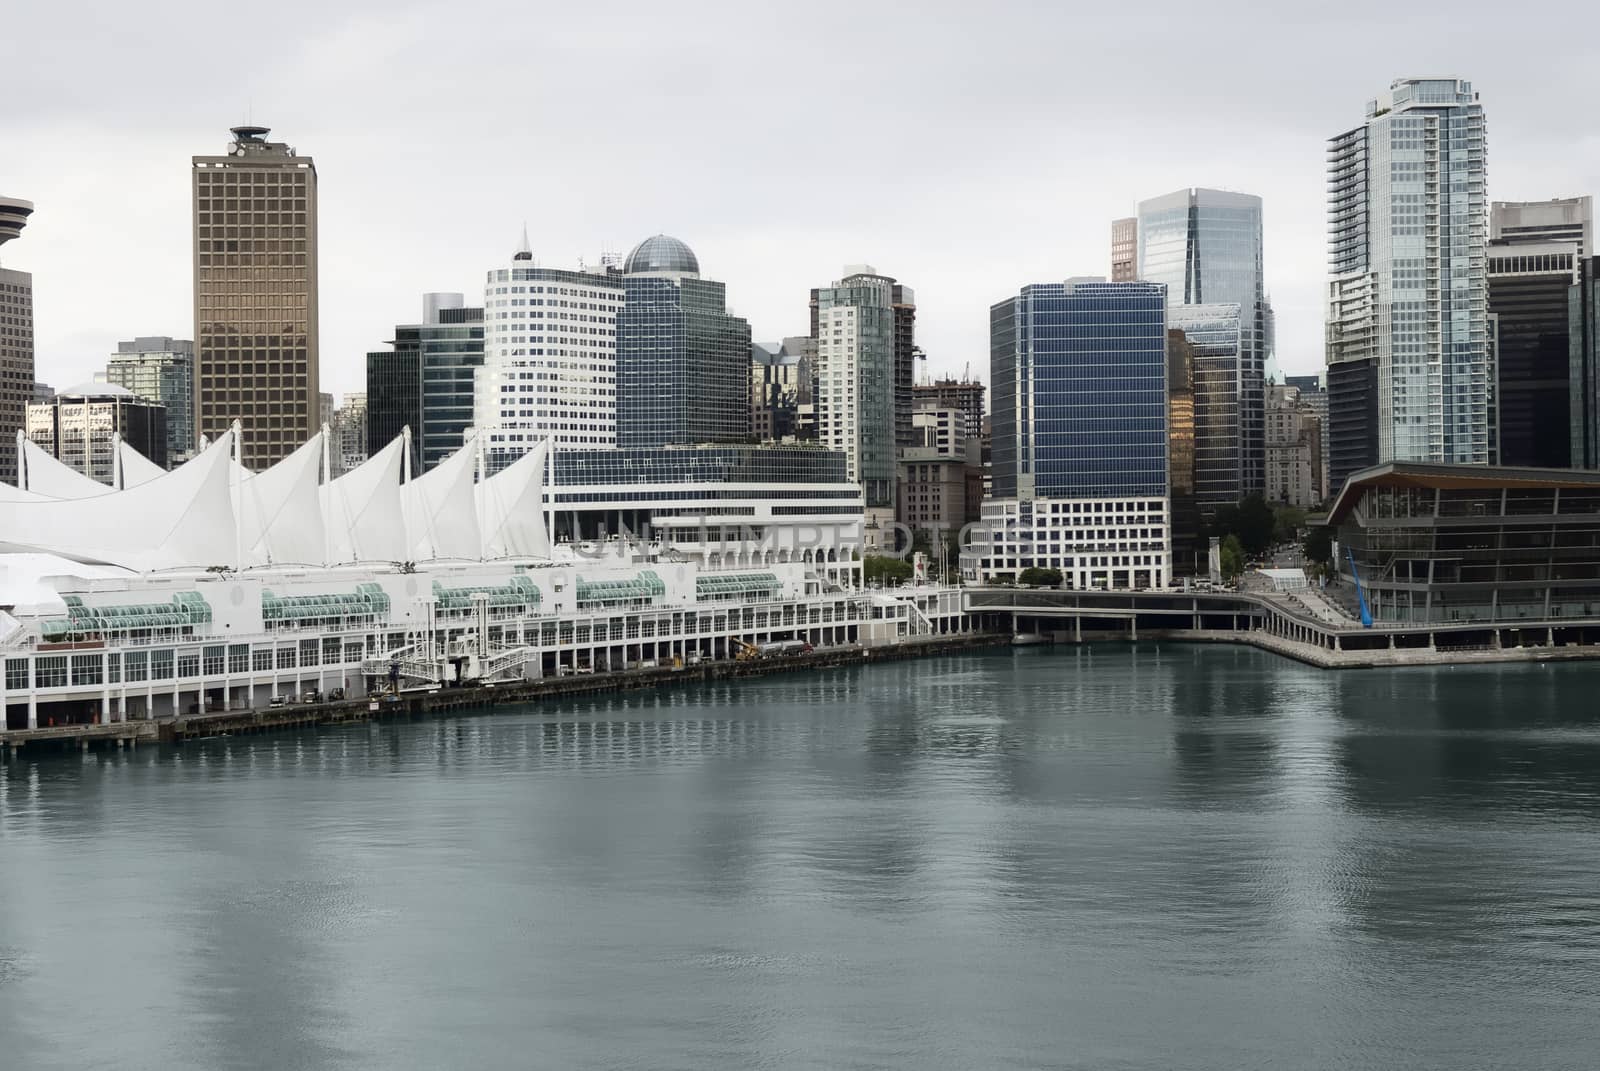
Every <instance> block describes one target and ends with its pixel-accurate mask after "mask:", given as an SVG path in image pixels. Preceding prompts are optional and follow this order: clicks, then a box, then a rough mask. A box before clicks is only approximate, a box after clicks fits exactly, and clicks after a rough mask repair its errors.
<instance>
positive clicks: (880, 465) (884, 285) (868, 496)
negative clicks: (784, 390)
mask: <svg viewBox="0 0 1600 1071" xmlns="http://www.w3.org/2000/svg"><path fill="white" fill-rule="evenodd" d="M844 275H845V277H844V278H843V279H840V280H838V281H837V282H835V283H834V284H833V286H831V287H824V288H822V289H820V290H817V291H816V292H815V295H816V297H815V301H816V306H817V356H816V370H817V371H816V374H817V392H816V407H817V441H818V442H819V443H821V444H822V445H823V446H825V447H828V448H829V449H832V450H839V451H842V452H843V453H844V455H845V459H846V468H847V470H848V472H849V474H850V478H851V479H852V480H855V481H856V482H857V483H859V484H860V485H861V490H862V494H863V496H864V498H865V500H866V507H867V529H868V533H869V534H868V541H869V544H873V545H876V543H877V539H876V538H875V535H877V536H886V535H887V532H888V526H889V525H890V524H892V523H893V521H894V513H895V508H894V507H895V491H894V484H895V445H896V444H895V381H894V373H895V290H896V286H895V281H894V280H893V279H891V278H889V277H888V276H885V275H879V274H878V273H877V272H876V271H874V270H873V268H872V267H871V266H869V265H865V264H862V265H852V266H848V267H846V268H845V271H844Z"/></svg>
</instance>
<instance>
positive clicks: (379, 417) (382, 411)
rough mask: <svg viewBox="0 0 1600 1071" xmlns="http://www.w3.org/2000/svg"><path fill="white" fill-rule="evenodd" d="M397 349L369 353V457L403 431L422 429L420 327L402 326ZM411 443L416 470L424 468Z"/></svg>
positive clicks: (396, 343) (414, 469)
mask: <svg viewBox="0 0 1600 1071" xmlns="http://www.w3.org/2000/svg"><path fill="white" fill-rule="evenodd" d="M389 345H391V346H393V347H394V349H393V350H388V351H384V350H379V351H377V352H374V353H369V354H367V456H368V457H371V456H372V455H374V454H376V453H377V452H378V451H380V450H382V449H383V448H384V447H385V446H388V445H389V444H390V443H391V442H393V441H394V440H395V437H396V436H398V435H399V434H400V431H401V429H402V428H407V427H409V428H412V429H413V430H415V429H416V428H419V427H421V426H422V341H421V337H420V330H419V328H417V327H416V326H411V327H398V328H396V329H395V335H394V340H393V341H392V342H390V343H389ZM417 446H418V443H417V440H416V438H415V437H413V438H412V440H411V449H412V454H411V464H412V471H413V472H417V471H420V469H421V459H420V457H419V456H418V452H417Z"/></svg>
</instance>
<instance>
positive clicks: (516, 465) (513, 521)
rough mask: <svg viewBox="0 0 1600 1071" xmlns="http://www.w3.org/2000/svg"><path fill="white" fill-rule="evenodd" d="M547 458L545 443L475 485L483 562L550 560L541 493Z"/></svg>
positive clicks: (547, 530) (547, 444)
mask: <svg viewBox="0 0 1600 1071" xmlns="http://www.w3.org/2000/svg"><path fill="white" fill-rule="evenodd" d="M549 455H550V441H549V440H548V439H546V440H545V441H544V442H542V443H540V444H539V445H538V446H536V447H534V448H533V449H532V450H530V451H528V452H527V453H526V454H523V455H522V456H521V457H519V458H518V459H517V460H516V461H514V462H512V463H511V464H510V465H508V466H507V467H506V468H504V469H501V470H500V471H499V472H497V473H495V474H494V475H493V476H491V477H489V478H488V479H487V480H485V481H483V482H482V483H480V484H478V486H477V488H476V492H477V494H476V497H477V504H478V516H479V518H480V521H479V524H480V525H481V527H482V529H483V557H484V558H486V559H488V558H548V557H550V530H549V528H548V527H547V525H546V523H545V515H544V501H543V497H544V496H543V494H542V493H541V492H542V490H543V486H544V484H543V476H544V468H545V463H546V461H547V459H548V458H549Z"/></svg>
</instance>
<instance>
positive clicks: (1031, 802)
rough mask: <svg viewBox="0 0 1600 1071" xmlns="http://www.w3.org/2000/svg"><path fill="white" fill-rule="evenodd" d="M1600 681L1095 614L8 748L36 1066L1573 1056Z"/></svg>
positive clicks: (1599, 855) (0, 930) (1589, 891)
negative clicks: (468, 710) (1225, 639)
mask: <svg viewBox="0 0 1600 1071" xmlns="http://www.w3.org/2000/svg"><path fill="white" fill-rule="evenodd" d="M1596 680H1600V676H1597V671H1595V670H1591V669H1588V668H1586V667H1558V668H1550V669H1542V668H1540V667H1517V668H1506V669H1495V670H1472V671H1466V670H1455V671H1450V670H1418V671H1405V672H1389V673H1377V672H1374V673H1342V674H1328V673H1321V672H1318V671H1314V670H1310V669H1307V668H1305V667H1301V666H1297V665H1293V664H1291V663H1287V662H1283V661H1281V660H1278V659H1275V658H1273V657H1271V656H1268V655H1265V654H1262V653H1260V652H1253V651H1248V650H1242V649H1232V648H1211V647H1194V646H1178V645H1172V644H1163V645H1160V646H1156V645H1141V646H1138V647H1129V646H1121V645H1096V646H1090V647H1085V648H1058V649H1051V650H1020V651H1015V652H1013V651H1009V650H1006V651H995V652H990V653H986V654H980V655H971V656H962V657H952V658H944V659H931V660H927V661H924V662H912V663H901V664H895V665H884V666H875V667H869V668H860V667H857V668H851V669H841V670H836V671H831V672H828V673H825V674H818V675H807V676H800V675H796V676H786V677H775V678H769V679H765V680H758V681H744V682H739V683H737V684H716V685H706V686H701V685H693V686H685V687H678V688H669V689H665V690H662V691H660V692H651V693H634V694H630V695H625V696H618V697H598V698H592V699H585V700H580V701H576V702H572V703H564V704H549V705H543V706H535V707H530V708H527V709H523V710H509V709H495V710H490V711H485V712H483V713H482V714H481V715H474V716H468V717H458V718H449V719H418V720H416V721H411V722H392V723H384V724H382V725H371V726H350V727H344V728H338V729H331V730H325V731H321V732H316V733H306V734H298V735H282V736H265V737H251V738H242V739H234V740H217V741H207V742H201V743H197V744H194V745H190V746H187V747H186V748H185V749H184V750H182V751H170V750H160V749H141V750H140V751H138V752H134V753H124V754H115V753H104V754H102V753H95V754H91V755H90V756H88V757H82V756H77V755H73V756H58V757H52V758H40V759H34V758H29V759H23V760H20V761H12V762H11V763H9V764H6V765H4V766H0V1038H4V1044H5V1046H6V1049H5V1051H6V1053H7V1059H6V1066H26V1067H34V1066H39V1067H82V1066H96V1065H99V1066H118V1067H125V1066H126V1067H160V1068H185V1069H187V1068H214V1067H306V1068H310V1067H319V1068H320V1067H347V1068H391V1067H429V1068H434V1067H477V1066H524V1065H527V1064H529V1063H530V1062H533V1063H538V1064H542V1065H545V1066H560V1067H610V1066H639V1067H643V1066H649V1067H685V1068H689V1067H692V1068H697V1069H698V1068H744V1067H757V1066H766V1067H799V1066H808V1067H837V1066H873V1067H905V1068H913V1067H914V1068H919V1069H920V1068H966V1067H979V1066H981V1067H1005V1066H1015V1067H1037V1066H1056V1065H1060V1064H1061V1063H1063V1062H1069V1063H1070V1062H1073V1061H1075V1062H1076V1063H1077V1064H1078V1065H1079V1066H1086V1067H1100V1066H1179V1065H1182V1066H1193V1067H1202V1068H1233V1067H1238V1066H1275V1065H1282V1064H1283V1063H1284V1062H1285V1059H1286V1054H1312V1056H1311V1057H1308V1058H1307V1059H1306V1060H1303V1061H1295V1060H1292V1059H1291V1060H1290V1061H1289V1062H1299V1063H1309V1064H1312V1065H1315V1066H1329V1067H1369V1066H1408V1067H1435V1068H1441V1069H1442V1068H1446V1067H1456V1066H1468V1065H1474V1066H1491V1065H1495V1066H1507V1065H1516V1064H1519V1063H1534V1064H1538V1065H1540V1066H1583V1065H1585V1064H1586V1063H1587V1062H1588V1060H1589V1057H1591V1056H1592V1053H1593V1051H1595V1046H1596V1045H1597V1044H1600V1028H1597V1027H1596V1025H1595V1021H1594V1017H1593V1015H1592V1008H1593V1006H1595V1004H1596V1003H1597V1002H1600V988H1597V987H1600V933H1597V927H1600V900H1597V896H1600V891H1597V890H1600V880H1597V879H1600V851H1597V849H1600V833H1597V832H1596V829H1597V826H1596V824H1595V818H1596V817H1597V811H1600V808H1597V801H1600V762H1597V761H1596V759H1597V758H1600V755H1597V753H1596V748H1597V746H1600V718H1597V716H1596V715H1595V714H1593V713H1591V712H1590V706H1589V704H1588V702H1587V696H1588V694H1589V692H1590V691H1591V690H1592V688H1593V684H1594V683H1595V682H1596ZM80 1005H81V1006H88V1007H93V1008H94V1009H96V1013H97V1029H96V1030H94V1031H88V1032H85V1031H82V1030H80V1029H78V1028H77V1027H76V1026H75V1025H74V1023H73V1021H72V1019H71V1018H70V1017H63V1016H62V1015H60V1014H59V1010H60V1009H62V1008H64V1007H74V1006H80ZM1064 1054H1068V1055H1064ZM1529 1054H1532V1056H1529ZM1525 1057H1526V1058H1525Z"/></svg>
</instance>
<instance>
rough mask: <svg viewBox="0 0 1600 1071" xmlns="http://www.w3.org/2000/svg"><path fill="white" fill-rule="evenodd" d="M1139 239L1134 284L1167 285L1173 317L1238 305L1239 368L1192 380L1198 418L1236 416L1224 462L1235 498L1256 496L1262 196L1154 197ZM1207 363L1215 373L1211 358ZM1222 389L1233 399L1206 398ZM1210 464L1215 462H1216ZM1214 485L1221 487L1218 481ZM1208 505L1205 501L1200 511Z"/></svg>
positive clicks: (1265, 310)
mask: <svg viewBox="0 0 1600 1071" xmlns="http://www.w3.org/2000/svg"><path fill="white" fill-rule="evenodd" d="M1137 235H1138V245H1139V278H1140V279H1142V280H1144V281H1145V282H1152V283H1165V284H1166V286H1167V300H1168V304H1169V306H1170V307H1171V308H1172V309H1173V310H1174V311H1176V310H1177V309H1178V308H1179V307H1181V306H1185V305H1206V306H1217V305H1230V304H1231V305H1237V306H1239V310H1240V314H1239V345H1238V348H1237V354H1236V361H1237V366H1236V368H1235V369H1234V370H1233V372H1232V374H1231V375H1228V376H1215V375H1214V376H1212V377H1210V378H1209V379H1208V380H1207V381H1206V382H1201V381H1200V380H1199V379H1198V378H1197V380H1196V383H1195V408H1196V412H1197V413H1198V412H1199V411H1201V410H1203V409H1211V410H1219V409H1227V408H1232V409H1235V410H1237V413H1238V418H1237V422H1238V433H1237V437H1236V438H1234V439H1233V440H1232V442H1233V446H1234V450H1235V453H1234V455H1233V457H1232V458H1230V459H1227V460H1226V464H1228V465H1230V466H1231V467H1233V468H1235V469H1237V470H1238V493H1239V495H1241V496H1242V495H1247V494H1252V493H1258V492H1261V491H1262V490H1264V489H1265V486H1266V469H1265V464H1266V440H1265V429H1266V424H1265V411H1264V409H1263V399H1264V397H1265V395H1264V391H1265V386H1266V371H1267V368H1268V366H1269V364H1270V363H1271V360H1272V350H1273V341H1274V340H1273V324H1274V319H1273V315H1272V309H1271V307H1270V306H1269V305H1268V304H1267V297H1266V286H1265V280H1264V275H1263V271H1262V251H1261V250H1262V242H1261V236H1262V225H1261V198H1259V197H1256V196H1253V195H1251V194H1244V193H1228V192H1226V191H1224V190H1209V189H1203V188H1196V189H1187V190H1179V191H1177V192H1176V193H1170V194H1167V195H1166V196H1163V197H1156V198H1152V199H1151V200H1148V201H1142V202H1140V204H1139V216H1138V232H1137ZM1173 326H1174V327H1181V326H1183V325H1182V324H1179V323H1176V322H1174V323H1173ZM1211 363H1212V366H1213V367H1214V366H1215V365H1216V359H1215V358H1213V360H1212V362H1211ZM1224 384H1225V385H1226V386H1227V387H1228V389H1230V390H1231V391H1232V392H1233V395H1232V397H1231V398H1230V399H1221V398H1207V397H1206V396H1205V392H1206V391H1207V390H1209V389H1212V388H1213V387H1218V386H1221V385H1224ZM1212 463H1213V464H1217V463H1220V459H1218V458H1216V457H1215V456H1213V458H1212ZM1196 464H1197V466H1199V464H1200V462H1199V459H1198V457H1197V459H1196ZM1197 477H1198V472H1197ZM1212 483H1213V486H1214V487H1217V486H1220V483H1219V482H1218V481H1217V479H1215V478H1213V481H1212ZM1206 502H1207V500H1206V499H1205V498H1202V505H1203V506H1204V505H1206ZM1211 504H1212V505H1215V504H1216V503H1215V501H1214V500H1212V502H1211Z"/></svg>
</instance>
